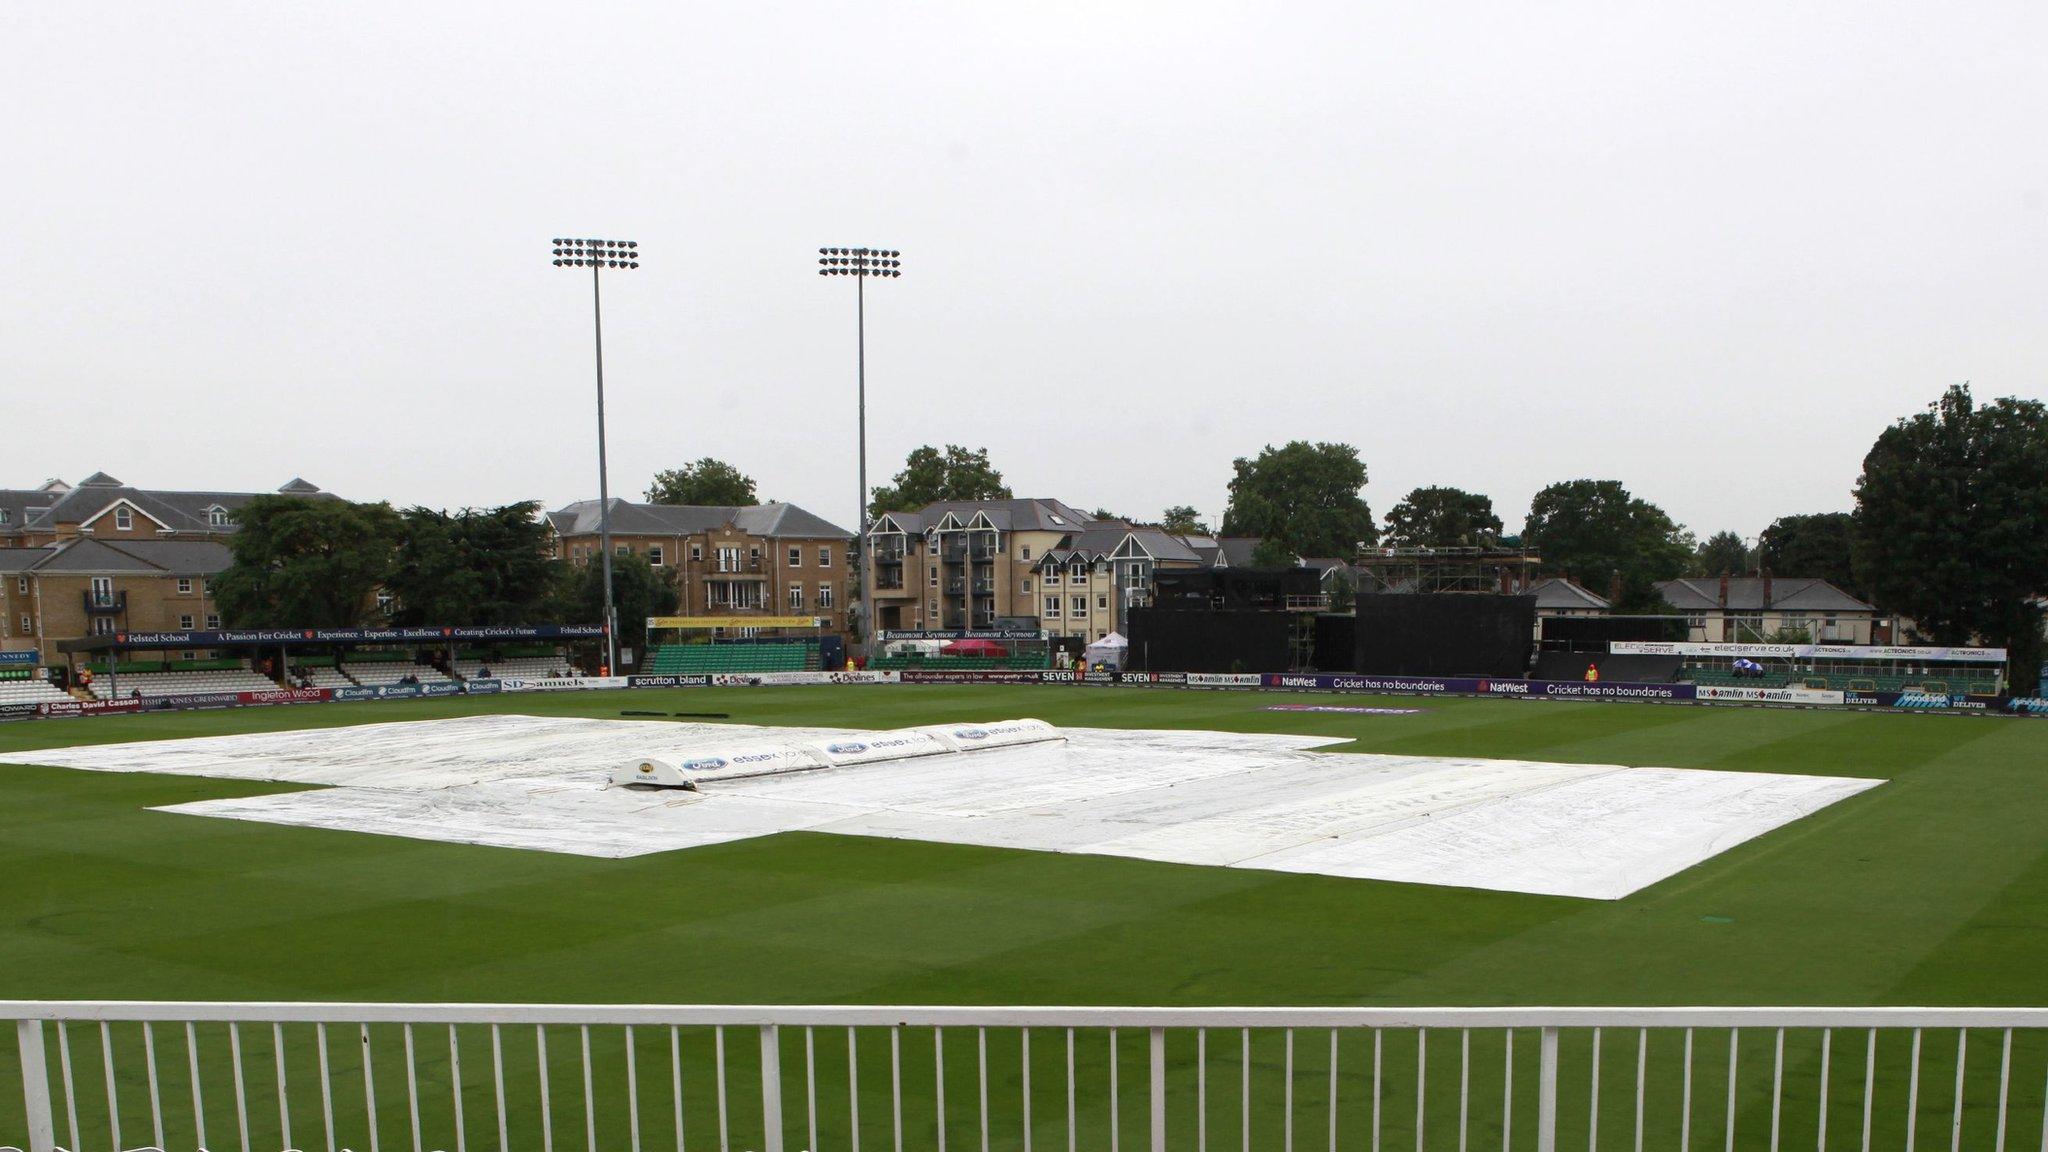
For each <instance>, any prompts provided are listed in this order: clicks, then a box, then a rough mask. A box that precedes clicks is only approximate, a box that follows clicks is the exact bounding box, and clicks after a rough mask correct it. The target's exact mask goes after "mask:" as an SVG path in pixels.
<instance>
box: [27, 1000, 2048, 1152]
mask: <svg viewBox="0 0 2048 1152" xmlns="http://www.w3.org/2000/svg"><path fill="white" fill-rule="evenodd" d="M0 1019H11V1020H13V1021H15V1033H16V1041H17V1042H16V1045H15V1050H14V1052H13V1053H8V1054H6V1055H11V1056H13V1057H14V1058H15V1059H14V1060H13V1061H9V1060H6V1059H0V1085H7V1084H10V1083H11V1082H13V1081H15V1080H16V1079H17V1077H16V1076H14V1075H8V1074H9V1073H18V1083H19V1085H20V1089H21V1091H20V1094H19V1095H18V1096H16V1095H15V1094H14V1093H13V1092H12V1091H11V1089H10V1090H0V1144H12V1143H14V1142H16V1141H17V1140H18V1141H19V1142H20V1143H21V1144H22V1145H23V1146H24V1147H26V1148H27V1149H29V1152H49V1150H52V1149H59V1148H62V1149H73V1150H91V1152H98V1150H100V1149H124V1148H135V1147H138V1146H141V1145H144V1144H147V1145H148V1146H149V1147H154V1148H163V1149H170V1148H209V1147H211V1148H230V1147H235V1148H239V1149H241V1150H242V1152H250V1150H252V1149H255V1148H259V1147H260V1148H264V1149H271V1148H280V1149H282V1148H307V1149H326V1150H328V1152H339V1150H340V1149H368V1152H382V1150H383V1149H385V1148H390V1149H393V1150H394V1152H397V1150H402V1149H404V1148H408V1147H409V1148H410V1149H412V1150H413V1152H425V1150H426V1149H429V1148H432V1149H450V1150H453V1152H469V1149H470V1148H471V1147H472V1146H474V1147H475V1148H477V1149H478V1152H490V1150H491V1149H496V1150H497V1152H513V1150H514V1149H518V1150H519V1152H528V1150H532V1152H556V1148H557V1144H558V1143H559V1144H560V1146H561V1148H562V1150H563V1152H575V1149H577V1148H579V1147H580V1148H582V1149H584V1152H598V1149H599V1148H600V1147H602V1148H604V1149H607V1150H612V1149H619V1150H630V1152H654V1150H662V1152H665V1150H666V1149H667V1148H668V1147H669V1146H670V1144H671V1142H672V1143H673V1147H674V1148H675V1149H676V1152H688V1149H689V1148H691V1147H696V1148H699V1149H705V1150H708V1149H709V1148H711V1147H712V1146H713V1145H714V1144H715V1146H716V1148H717V1149H718V1150H719V1152H732V1150H733V1149H735V1148H743V1149H749V1150H758V1152H783V1150H784V1149H785V1148H791V1149H794V1148H802V1149H813V1150H830V1152H838V1150H841V1149H843V1150H845V1152H860V1149H861V1147H862V1144H863V1140H864V1139H865V1141H866V1142H867V1147H868V1148H869V1150H870V1152H876V1150H877V1149H884V1150H887V1152H903V1150H904V1149H906V1148H910V1147H914V1148H916V1149H918V1150H920V1152H923V1150H925V1149H931V1150H932V1152H945V1150H946V1149H947V1147H948V1145H949V1142H950V1143H951V1146H952V1147H953V1148H954V1149H955V1152H962V1150H968V1152H975V1150H978V1152H992V1150H993V1149H996V1148H1001V1149H1005V1150H1009V1149H1017V1150H1020V1152H1034V1149H1036V1150H1038V1152H1059V1150H1060V1149H1065V1150H1066V1152H1081V1150H1082V1149H1087V1150H1088V1152H1122V1150H1123V1148H1124V1147H1126V1146H1128V1147H1129V1148H1131V1149H1132V1150H1133V1152H1137V1150H1138V1149H1140V1148H1144V1149H1149V1150H1150V1152H1166V1150H1167V1149H1168V1148H1174V1149H1192V1150H1195V1152H1208V1150H1209V1149H1210V1148H1211V1147H1214V1148H1215V1149H1216V1150H1217V1152H1229V1150H1232V1149H1236V1150H1239V1152H1252V1150H1253V1149H1260V1150H1265V1149H1273V1150H1276V1152H1294V1149H1295V1147H1296V1144H1297V1141H1298V1142H1299V1143H1300V1145H1301V1147H1302V1148H1303V1149H1304V1150H1308V1149H1313V1148H1315V1147H1318V1146H1321V1147H1326V1148H1327V1149H1329V1152H1381V1150H1382V1149H1405V1148H1406V1147H1408V1146H1409V1144H1410V1143H1411V1142H1412V1145H1413V1147H1414V1148H1415V1149H1416V1150H1417V1152H1428V1150H1429V1149H1432V1148H1434V1149H1443V1150H1445V1152H1448V1150H1449V1149H1450V1148H1452V1147H1455V1148H1457V1149H1458V1150H1459V1152H1473V1149H1490V1148H1491V1147H1492V1143H1493V1142H1494V1141H1496V1140H1497V1141H1498V1142H1499V1146H1500V1148H1501V1149H1502V1150H1503V1152H1514V1149H1516V1148H1528V1149H1536V1150H1538V1152H1554V1150H1555V1149H1558V1148H1561V1147H1562V1148H1572V1149H1576V1148H1577V1147H1579V1146H1581V1145H1583V1146H1584V1147H1586V1148H1587V1149H1588V1152H1599V1150H1600V1149H1603V1148H1611V1149H1624V1148H1631V1149H1637V1150H1641V1149H1645V1148H1658V1149H1664V1148H1671V1149H1676V1150H1678V1152H1691V1150H1692V1149H1693V1148H1694V1147H1695V1146H1697V1147H1698V1148H1699V1149H1701V1150H1702V1152H1709V1150H1712V1149H1716V1148H1720V1149H1725V1150H1726V1152H1734V1150H1735V1149H1737V1148H1744V1149H1748V1148H1756V1149H1765V1148H1768V1149H1770V1150H1772V1152H1778V1150H1780V1149H1781V1148H1782V1149H1803V1148H1813V1149H1816V1152H1827V1149H1829V1148H1830V1147H1835V1148H1839V1149H1848V1148H1857V1149H1860V1150H1862V1152H1869V1150H1870V1149H1872V1148H1874V1147H1875V1148H1884V1149H1894V1150H1896V1149H1903V1150H1904V1152H1921V1150H1922V1149H1925V1150H1928V1152H1933V1150H1936V1149H1939V1148H1943V1147H1946V1148H1948V1149H1949V1150H1950V1152H1961V1150H1962V1149H1964V1148H1966V1147H1967V1148H1972V1149H1977V1148H1982V1149H1987V1150H1995V1152H2005V1149H2007V1148H2008V1146H2010V1147H2013V1148H2015V1149H2018V1148H2024V1147H2029V1146H2032V1145H2034V1143H2035V1140H2036V1139H2038V1140H2039V1146H2040V1147H2041V1148H2043V1149H2044V1150H2048V1108H2044V1106H2043V1104H2044V1094H2048V1009H2039V1008H1644V1009H1637V1008H951V1007H855V1008H849V1007H776V1006H752V1007H748V1006H741V1007H666V1006H601V1005H501V1004H324V1003H314V1004H279V1003H251V1004H231V1003H155V1002H36V1001H12V1002H10V1001H0ZM444 1033H445V1034H444ZM0 1052H4V1049H0ZM10 1063H13V1065H14V1066H13V1067H8V1065H9V1064H10ZM949 1087H951V1088H952V1089H953V1092H952V1094H951V1095H950V1096H949V1091H948V1090H949ZM962 1089H964V1090H965V1092H966V1093H967V1099H966V1100H965V1102H964V1103H962V1100H961V1090H962ZM1518 1098H1519V1099H1518ZM188 1100H189V1108H188V1107H187V1101H188ZM209 1134H211V1137H212V1140H213V1142H212V1143H209ZM145 1136H146V1139H145ZM60 1137H61V1138H60Z"/></svg>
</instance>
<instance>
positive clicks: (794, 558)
mask: <svg viewBox="0 0 2048 1152" xmlns="http://www.w3.org/2000/svg"><path fill="white" fill-rule="evenodd" d="M789 566H790V567H791V568H801V567H803V566H804V550H803V549H801V548H791V549H790V550H789Z"/></svg>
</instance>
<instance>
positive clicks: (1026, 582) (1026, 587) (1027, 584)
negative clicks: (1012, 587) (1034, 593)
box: [1022, 576, 1031, 594]
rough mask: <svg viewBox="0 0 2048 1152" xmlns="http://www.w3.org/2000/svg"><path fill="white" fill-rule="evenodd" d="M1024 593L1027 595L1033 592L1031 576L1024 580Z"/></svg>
mask: <svg viewBox="0 0 2048 1152" xmlns="http://www.w3.org/2000/svg"><path fill="white" fill-rule="evenodd" d="M1022 591H1023V592H1025V593H1027V594H1028V593H1030V591H1031V577H1029V576H1026V577H1025V578H1024V587H1023V589H1022Z"/></svg>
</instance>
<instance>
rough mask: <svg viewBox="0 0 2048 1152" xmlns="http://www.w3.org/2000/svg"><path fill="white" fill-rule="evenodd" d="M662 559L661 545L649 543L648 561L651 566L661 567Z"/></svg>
mask: <svg viewBox="0 0 2048 1152" xmlns="http://www.w3.org/2000/svg"><path fill="white" fill-rule="evenodd" d="M662 560H663V556H662V551H661V545H659V544H649V545H648V546H647V563H648V564H649V566H651V567H655V568H659V567H661V565H662Z"/></svg>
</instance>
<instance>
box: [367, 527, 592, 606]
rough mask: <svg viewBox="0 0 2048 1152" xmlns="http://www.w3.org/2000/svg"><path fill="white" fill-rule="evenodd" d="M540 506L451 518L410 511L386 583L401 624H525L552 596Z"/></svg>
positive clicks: (551, 570)
mask: <svg viewBox="0 0 2048 1152" xmlns="http://www.w3.org/2000/svg"><path fill="white" fill-rule="evenodd" d="M538 511H539V505H538V504H536V503H534V502H532V501H526V502H522V503H518V504H507V505H505V506H503V507H500V508H486V509H476V508H465V509H463V510H462V511H461V512H458V513H455V514H453V515H450V514H448V513H446V512H437V511H435V510H433V509H431V508H409V509H407V510H406V511H405V512H404V513H402V514H401V516H400V527H399V536H398V545H397V546H398V552H397V557H396V562H395V563H394V564H393V566H392V571H391V575H390V576H389V578H387V579H386V581H385V585H384V586H385V588H386V590H388V591H389V592H390V593H391V595H392V597H393V601H394V604H395V610H394V612H393V620H394V621H395V622H396V623H399V624H405V625H415V626H417V625H434V624H455V625H471V624H532V623H536V622H539V621H541V620H543V619H545V618H546V617H547V615H548V613H549V611H550V598H551V596H552V594H553V591H554V587H553V585H554V579H555V575H554V566H555V562H554V561H553V560H551V559H550V558H549V540H548V529H547V525H546V524H545V523H543V522H542V521H541V520H540V518H539V517H538V516H537V515H536V513H537V512H538Z"/></svg>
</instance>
